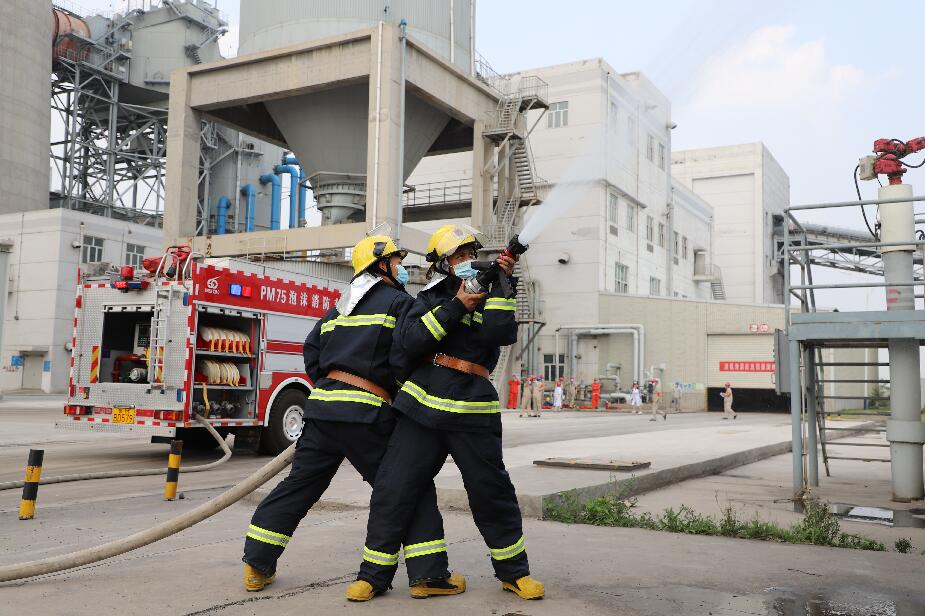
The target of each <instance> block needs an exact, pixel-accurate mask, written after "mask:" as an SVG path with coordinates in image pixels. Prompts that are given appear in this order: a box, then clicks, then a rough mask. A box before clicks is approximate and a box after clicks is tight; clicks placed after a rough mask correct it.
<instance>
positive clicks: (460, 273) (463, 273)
mask: <svg viewBox="0 0 925 616" xmlns="http://www.w3.org/2000/svg"><path fill="white" fill-rule="evenodd" d="M478 274H479V271H478V270H477V269H474V268H473V267H472V259H469V260H468V261H463V262H461V263H457V264H456V265H454V266H453V275H454V276H456V277H457V278H462V279H463V280H468V279H469V278H475V277H476V276H478Z"/></svg>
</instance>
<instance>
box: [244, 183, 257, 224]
mask: <svg viewBox="0 0 925 616" xmlns="http://www.w3.org/2000/svg"><path fill="white" fill-rule="evenodd" d="M241 194H242V195H244V196H245V197H246V198H247V206H246V209H247V216H246V218H247V226H246V227H245V228H244V230H245V231H247V232H248V233H250V232H251V231H253V230H254V209H255V208H254V205H255V201H256V199H257V191H256V190H254V185H253V184H245V185H244V186H242V187H241Z"/></svg>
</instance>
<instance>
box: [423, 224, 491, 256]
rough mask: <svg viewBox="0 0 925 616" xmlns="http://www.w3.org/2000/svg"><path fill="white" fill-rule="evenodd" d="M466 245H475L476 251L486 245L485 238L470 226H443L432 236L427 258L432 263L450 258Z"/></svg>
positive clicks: (428, 243) (428, 245)
mask: <svg viewBox="0 0 925 616" xmlns="http://www.w3.org/2000/svg"><path fill="white" fill-rule="evenodd" d="M465 244H475V247H476V249H479V248H481V247H482V246H484V245H485V238H484V237H483V236H482V234H481V233H480V232H479V231H478V230H477V229H474V228H472V227H470V226H468V225H454V224H449V225H443V226H442V227H440V228H439V229H437V230H436V231H434V234H433V235H431V236H430V240H429V241H428V242H427V255H426V258H427V260H428V261H429V262H431V263H436V262H437V261H440V260H441V259H445V258H446V257H448V256H450V255H451V254H453V253H454V252H456V249H457V248H459V247H460V246H463V245H465Z"/></svg>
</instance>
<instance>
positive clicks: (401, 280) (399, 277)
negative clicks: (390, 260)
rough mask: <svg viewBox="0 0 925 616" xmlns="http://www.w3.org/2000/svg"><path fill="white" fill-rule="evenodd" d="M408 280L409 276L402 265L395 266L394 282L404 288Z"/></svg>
mask: <svg viewBox="0 0 925 616" xmlns="http://www.w3.org/2000/svg"><path fill="white" fill-rule="evenodd" d="M410 279H411V276H410V275H409V274H408V270H406V269H405V266H404V265H402V264H401V263H399V264H398V265H396V266H395V282H397V283H398V284H399V286H402V287H403V286H405V285H406V284H408V281H409V280H410Z"/></svg>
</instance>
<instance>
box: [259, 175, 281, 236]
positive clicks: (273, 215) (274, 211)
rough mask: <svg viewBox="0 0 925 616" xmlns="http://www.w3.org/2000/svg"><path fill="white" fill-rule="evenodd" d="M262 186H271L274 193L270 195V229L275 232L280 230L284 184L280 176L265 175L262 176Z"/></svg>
mask: <svg viewBox="0 0 925 616" xmlns="http://www.w3.org/2000/svg"><path fill="white" fill-rule="evenodd" d="M260 183H261V184H270V185H271V187H272V191H271V193H270V228H271V229H273V230H274V231H276V230H278V229H279V211H280V197H281V196H282V188H281V186H282V182H281V181H280V179H279V176H278V175H274V174H272V173H264V174H263V175H261V176H260Z"/></svg>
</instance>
